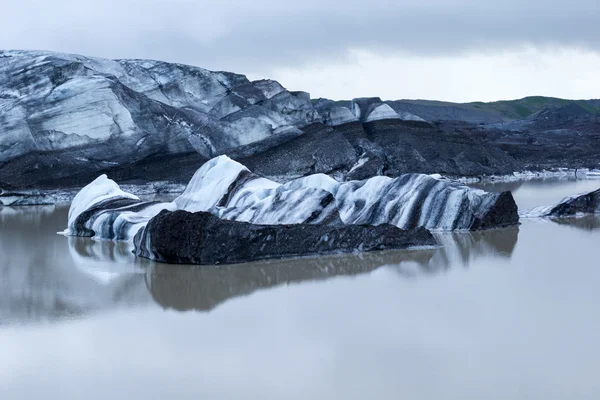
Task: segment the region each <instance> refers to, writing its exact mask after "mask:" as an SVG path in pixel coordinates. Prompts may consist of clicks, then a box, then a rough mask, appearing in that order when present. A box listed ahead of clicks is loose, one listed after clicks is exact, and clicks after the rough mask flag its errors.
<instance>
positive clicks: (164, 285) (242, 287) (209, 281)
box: [0, 207, 519, 322]
mask: <svg viewBox="0 0 600 400" xmlns="http://www.w3.org/2000/svg"><path fill="white" fill-rule="evenodd" d="M67 211H68V210H67V208H64V207H62V208H61V207H59V208H55V207H32V208H26V209H25V208H21V209H9V208H4V209H1V210H0V222H1V229H0V250H1V251H2V253H1V255H0V257H1V258H0V261H1V266H0V279H1V280H0V303H1V304H0V317H1V318H2V320H4V321H13V322H24V321H35V320H40V319H60V318H64V317H69V316H81V315H86V314H88V313H90V312H92V311H98V310H102V309H108V308H114V307H120V306H132V305H141V304H148V303H150V302H151V300H152V299H153V300H154V301H155V302H156V303H158V304H159V305H161V306H162V307H165V308H173V309H176V310H188V309H195V310H211V309H212V308H214V307H215V306H217V305H218V304H220V303H222V302H224V301H226V300H227V299H230V298H233V297H238V296H243V295H247V294H250V293H252V292H254V291H256V290H260V289H267V288H271V287H275V286H279V285H286V284H292V283H299V282H303V281H315V280H324V279H327V278H331V277H336V276H353V275H360V274H365V273H369V272H371V271H373V270H375V269H377V268H379V267H382V266H387V267H388V268H390V269H392V270H394V271H396V272H397V273H399V274H401V275H402V276H404V277H415V276H425V275H433V274H437V273H439V272H441V271H444V270H447V269H449V268H451V267H453V266H468V265H469V263H471V262H472V261H474V260H476V259H477V258H480V257H488V258H489V257H504V258H509V257H510V256H511V254H512V252H513V250H514V248H515V245H516V243H517V238H518V232H519V231H518V228H511V229H505V230H495V231H486V232H464V233H448V234H436V238H437V239H438V241H439V242H440V244H442V246H443V247H440V248H433V249H423V250H412V251H384V252H374V253H366V254H345V255H335V256H325V257H313V258H301V259H288V260H269V261H262V262H256V263H249V264H242V265H235V266H221V267H218V268H217V267H206V266H205V267H196V266H176V265H166V264H157V263H154V262H151V261H149V260H145V259H136V258H135V256H134V255H133V254H132V252H131V244H129V243H115V242H109V241H94V240H90V239H88V238H65V237H63V236H60V235H57V234H56V232H57V231H60V230H62V228H63V225H64V222H65V221H66V216H67Z"/></svg>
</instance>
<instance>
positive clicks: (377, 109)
mask: <svg viewBox="0 0 600 400" xmlns="http://www.w3.org/2000/svg"><path fill="white" fill-rule="evenodd" d="M350 109H351V110H352V113H353V114H354V115H355V116H356V118H358V119H359V120H360V121H361V122H373V121H380V120H388V119H401V120H405V121H425V120H424V119H423V118H421V117H419V116H416V115H414V114H411V113H409V112H402V113H400V114H399V113H397V112H396V111H394V109H393V108H392V107H390V106H389V105H388V104H386V103H384V102H383V101H382V100H381V99H380V98H379V97H363V98H356V99H353V100H352V102H351V103H350Z"/></svg>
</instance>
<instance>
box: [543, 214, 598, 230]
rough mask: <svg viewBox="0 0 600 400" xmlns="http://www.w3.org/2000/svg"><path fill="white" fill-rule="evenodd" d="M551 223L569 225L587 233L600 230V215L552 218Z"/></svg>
mask: <svg viewBox="0 0 600 400" xmlns="http://www.w3.org/2000/svg"><path fill="white" fill-rule="evenodd" d="M550 221H552V222H555V223H557V224H559V225H568V226H572V227H574V228H578V229H583V230H586V231H594V230H596V229H600V215H585V216H582V217H565V218H551V219H550Z"/></svg>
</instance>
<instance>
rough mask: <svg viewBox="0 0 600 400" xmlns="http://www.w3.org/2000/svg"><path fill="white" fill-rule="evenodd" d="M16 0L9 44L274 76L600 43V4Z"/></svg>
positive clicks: (5, 43)
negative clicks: (368, 54) (342, 64)
mask: <svg viewBox="0 0 600 400" xmlns="http://www.w3.org/2000/svg"><path fill="white" fill-rule="evenodd" d="M48 3H49V2H40V1H36V0H21V1H12V0H9V3H8V4H7V5H4V6H3V14H4V18H3V20H4V23H3V24H2V25H1V26H0V47H2V48H12V49H14V48H27V49H31V48H35V49H46V50H57V51H64V52H74V53H81V54H85V55H96V56H100V57H109V58H134V57H135V58H153V59H162V60H168V61H177V62H183V63H189V64H195V65H200V66H203V67H206V68H210V69H223V70H232V71H236V72H242V73H253V74H263V75H268V72H269V71H270V70H271V68H272V67H275V66H296V65H301V64H302V63H311V62H314V61H315V60H327V59H330V58H340V57H342V58H343V57H344V56H345V55H346V54H347V51H348V49H352V48H368V49H376V50H381V51H402V52H410V53H413V54H419V55H446V54H456V53H460V52H465V51H479V50H485V51H496V50H499V49H503V48H507V47H512V46H520V45H523V44H532V45H536V46H567V47H574V46H576V47H585V48H591V49H594V50H600V2H598V1H597V0H573V1H570V2H557V1H547V0H530V1H524V0H521V1H517V0H504V1H501V0H486V1H483V0H470V1H469V0H453V1H444V0H430V1H421V2H416V1H405V0H399V1H386V0H372V1H370V2H365V1H356V0H347V1H345V2H339V1H334V0H322V1H318V0H304V1H294V2H290V1H276V0H255V1H248V0H241V1H235V2H233V1H230V2H227V1H222V2H217V1H210V2H209V1H191V0H171V1H167V0H162V1H161V0H144V1H142V0H120V1H115V0H108V1H102V2H101V1H81V0H80V1H75V0H55V1H52V2H51V5H50V6H49V4H48Z"/></svg>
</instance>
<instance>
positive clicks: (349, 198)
mask: <svg viewBox="0 0 600 400" xmlns="http://www.w3.org/2000/svg"><path fill="white" fill-rule="evenodd" d="M162 210H168V211H173V210H183V211H188V212H200V211H202V212H209V213H211V214H213V215H216V216H218V217H220V218H222V219H227V220H232V221H241V222H251V223H254V224H268V225H274V224H302V223H321V224H330V225H336V224H337V225H339V224H342V223H344V224H359V225H381V224H392V225H395V226H397V227H399V228H402V229H412V228H416V227H425V228H427V229H429V230H437V231H453V230H477V229H487V228H497V227H503V226H509V225H515V224H517V223H518V214H517V207H516V204H515V202H514V200H513V198H512V195H511V194H510V192H504V193H486V192H483V191H481V190H476V189H472V188H468V187H466V186H458V185H455V184H452V183H449V182H446V181H443V180H438V179H435V178H432V177H430V176H428V175H421V174H407V175H403V176H401V177H399V178H388V177H383V176H379V177H374V178H371V179H367V180H364V181H350V182H338V181H336V180H335V179H333V178H331V177H329V176H327V175H324V174H315V175H310V176H307V177H304V178H299V179H296V180H292V181H290V182H287V183H285V184H280V183H277V182H274V181H271V180H269V179H266V178H263V177H260V176H258V175H256V174H254V173H252V172H251V171H250V170H248V168H246V167H245V166H243V165H242V164H240V163H238V162H236V161H233V160H231V159H230V158H229V157H227V156H219V157H216V158H214V159H212V160H210V161H208V162H207V163H205V164H204V165H203V166H202V167H201V168H200V169H199V170H198V171H197V172H196V174H195V175H194V177H193V178H192V179H191V181H190V182H189V184H188V186H187V187H186V189H185V191H184V192H183V193H182V194H181V195H180V196H179V197H178V198H176V199H175V200H174V201H173V202H172V203H153V202H147V203H144V202H141V201H140V200H139V199H137V198H136V197H135V196H133V195H130V194H127V193H125V192H123V191H122V190H121V189H120V188H119V187H118V185H117V184H116V183H115V182H113V181H110V180H108V179H107V178H106V177H105V176H102V177H100V178H98V179H97V180H96V181H94V182H92V183H91V184H90V185H88V186H87V187H85V188H84V189H83V190H82V191H81V193H79V194H78V195H77V197H76V198H75V200H74V201H73V204H72V206H71V211H70V213H69V227H68V229H67V230H66V231H65V233H66V234H68V235H87V236H95V237H98V238H103V239H117V240H131V239H132V237H133V235H135V233H136V232H137V231H139V229H141V228H142V227H143V226H145V224H146V223H147V222H148V220H150V219H151V218H152V217H154V216H155V215H157V214H158V213H159V212H160V211H162Z"/></svg>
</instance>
